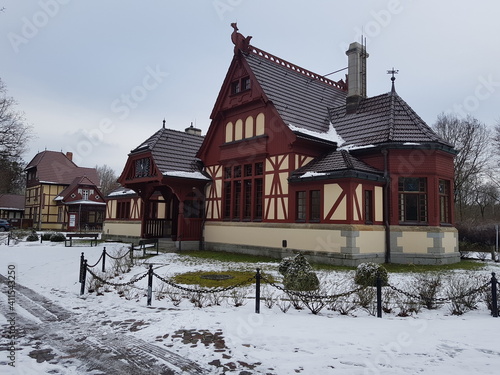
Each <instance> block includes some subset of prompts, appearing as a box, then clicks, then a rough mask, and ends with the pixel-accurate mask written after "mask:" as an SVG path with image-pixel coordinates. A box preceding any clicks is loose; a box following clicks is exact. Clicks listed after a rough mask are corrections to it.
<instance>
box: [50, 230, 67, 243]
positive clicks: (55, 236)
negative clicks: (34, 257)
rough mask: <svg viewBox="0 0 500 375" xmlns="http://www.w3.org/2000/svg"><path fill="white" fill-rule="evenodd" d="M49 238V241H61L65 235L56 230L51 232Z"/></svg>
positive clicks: (64, 238)
mask: <svg viewBox="0 0 500 375" xmlns="http://www.w3.org/2000/svg"><path fill="white" fill-rule="evenodd" d="M49 239H50V242H63V241H65V240H66V236H65V235H64V234H63V233H60V232H57V233H52V234H51V236H50V238H49Z"/></svg>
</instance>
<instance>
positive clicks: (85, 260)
mask: <svg viewBox="0 0 500 375" xmlns="http://www.w3.org/2000/svg"><path fill="white" fill-rule="evenodd" d="M86 279H87V259H84V260H83V270H82V279H81V280H80V283H81V285H80V295H81V296H82V295H83V294H84V293H85V282H86Z"/></svg>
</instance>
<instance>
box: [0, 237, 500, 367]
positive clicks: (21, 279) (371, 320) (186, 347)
mask: <svg viewBox="0 0 500 375" xmlns="http://www.w3.org/2000/svg"><path fill="white" fill-rule="evenodd" d="M105 246H106V248H107V251H108V252H109V253H111V254H117V252H118V251H119V249H120V248H121V247H122V246H123V244H117V243H107V244H105ZM102 249H103V245H100V246H97V247H82V246H75V247H65V246H64V244H61V243H43V244H40V243H26V242H21V243H19V244H16V245H11V246H7V245H6V244H1V245H0V275H3V276H5V277H7V275H8V271H9V270H11V271H14V272H15V280H16V282H17V283H18V284H19V285H21V286H24V287H27V288H29V289H31V290H32V291H34V292H36V293H31V292H30V291H29V290H28V289H26V290H21V289H20V290H19V291H18V293H17V294H16V299H14V300H12V299H10V300H9V299H8V295H7V292H8V285H7V283H6V282H5V281H3V282H2V283H1V284H0V286H1V291H2V293H0V303H1V306H3V307H2V308H0V312H1V314H0V325H2V327H3V332H4V334H3V335H2V341H1V345H0V346H1V351H0V356H1V357H0V372H1V373H2V374H26V375H31V374H43V373H46V374H49V373H50V374H104V373H106V374H112V373H115V372H112V371H111V370H109V371H103V370H102V368H99V366H98V365H95V363H97V362H98V361H99V360H100V359H99V358H97V357H95V355H94V357H93V358H92V356H93V355H92V354H89V353H88V352H85V350H86V349H84V348H90V349H88V350H91V349H92V347H93V348H98V349H99V350H101V351H102V352H106V346H107V345H108V344H107V343H109V345H110V348H111V349H110V350H108V352H109V353H108V357H106V358H105V359H106V360H109V361H111V359H113V358H116V362H117V363H118V362H120V363H123V364H124V365H125V364H126V362H127V361H128V362H130V361H132V360H133V359H134V358H133V357H134V355H136V354H135V353H138V354H137V356H141V358H137V361H139V362H140V361H142V360H144V358H145V357H147V355H146V354H144V353H143V352H140V350H143V351H146V349H145V348H147V351H149V352H151V353H157V357H158V358H163V359H165V358H167V357H168V358H170V359H171V360H172V361H173V362H174V364H173V365H172V366H171V369H172V372H168V371H167V370H165V371H164V372H155V371H157V370H150V371H148V370H147V369H144V372H140V371H138V372H134V373H135V374H141V373H165V374H167V373H175V374H191V373H207V374H209V373H210V374H222V373H234V374H279V375H283V374H297V373H298V374H314V375H319V374H454V375H458V374H467V375H469V374H493V373H497V372H498V368H499V366H500V342H499V333H498V332H500V326H499V325H500V319H498V318H497V319H495V318H492V317H491V316H490V314H489V311H488V310H487V308H486V306H485V304H484V303H482V302H481V303H479V305H478V306H479V308H478V309H477V310H474V311H471V312H467V313H466V314H464V315H461V316H454V315H451V314H450V312H449V309H448V308H447V307H446V306H442V307H441V308H440V309H438V310H426V309H422V310H421V312H420V313H418V314H416V315H413V316H410V317H398V316H397V315H396V313H389V314H384V317H383V318H382V319H378V318H376V317H374V316H371V315H370V314H368V313H367V312H366V311H364V310H362V309H357V310H355V311H354V312H352V313H351V314H350V315H348V316H344V315H341V314H339V313H338V312H336V311H332V310H328V309H327V308H324V309H323V310H321V312H320V313H319V314H318V315H313V314H311V313H310V311H309V310H307V309H303V310H295V309H293V308H290V309H289V310H288V312H287V313H283V312H282V311H281V309H280V308H279V307H278V305H277V304H275V305H274V306H272V307H271V308H268V307H267V306H265V304H264V303H262V304H261V308H260V311H261V313H260V314H255V312H254V309H255V303H254V301H253V300H251V299H249V300H247V302H246V304H244V305H243V306H240V307H235V306H234V305H232V304H231V303H230V300H227V301H229V302H227V301H226V302H223V303H222V304H221V305H220V306H217V305H214V306H206V307H203V308H198V307H195V306H194V305H193V304H192V303H191V302H190V301H189V300H188V299H184V300H183V301H182V302H181V303H180V304H179V305H178V306H175V305H174V304H173V303H172V302H171V301H170V299H169V298H164V299H161V300H158V299H156V298H154V299H153V301H152V306H151V307H148V306H147V305H146V297H145V292H144V290H145V289H146V286H147V278H145V279H142V280H141V281H139V282H137V283H136V284H134V287H132V288H128V289H126V290H125V291H124V293H123V294H122V296H120V295H119V294H118V293H117V291H116V290H115V289H114V288H110V291H104V292H103V293H102V295H96V294H95V293H91V294H89V293H86V294H85V295H83V296H80V284H79V282H78V271H79V260H80V254H81V252H84V253H85V257H86V258H87V259H88V261H89V263H94V262H96V261H97V260H98V258H99V256H100V255H101V253H102ZM188 259H189V260H188ZM147 262H149V263H153V264H154V269H155V273H157V274H159V275H162V276H165V277H169V276H172V275H174V274H175V273H180V272H186V271H195V270H207V271H211V270H213V271H220V270H226V269H247V270H253V269H254V268H255V267H256V266H260V267H262V268H263V269H264V270H265V271H267V272H268V273H273V272H274V273H276V270H277V266H278V263H265V264H260V265H255V264H250V265H246V264H241V263H237V264H227V263H224V264H222V263H217V262H213V261H211V262H207V261H203V260H199V259H193V258H190V257H189V258H188V257H186V256H183V255H179V254H171V253H170V254H161V255H159V256H155V257H153V258H150V259H148V260H147ZM107 264H108V265H109V267H112V264H113V263H112V262H111V260H109V259H108V260H107ZM146 271H147V264H138V265H136V266H135V267H134V268H133V269H132V270H131V271H130V272H128V273H126V274H124V275H123V276H122V277H119V278H115V279H113V281H114V282H117V283H123V282H126V281H128V280H130V279H131V278H132V277H133V276H134V275H136V276H140V275H143V274H144V273H145V272H146ZM492 271H498V269H497V266H496V264H494V263H492V264H489V265H488V266H487V267H486V268H485V270H484V271H480V272H478V273H481V274H483V275H484V276H485V277H487V276H488V275H490V274H491V272H492ZM276 274H277V273H276ZM345 277H346V275H345V274H342V273H335V272H332V273H328V274H327V273H324V274H322V275H321V278H322V279H327V278H330V279H333V280H336V279H337V280H338V279H339V278H343V279H345ZM403 279H404V275H400V274H399V275H391V276H390V281H391V283H399V282H402V281H404V280H403ZM4 280H5V279H4ZM160 288H161V283H160V282H159V280H158V279H156V278H155V279H154V283H153V289H154V290H156V291H157V290H158V289H160ZM266 288H270V287H268V286H267V287H266ZM278 292H279V291H278V290H276V293H278ZM30 293H31V294H30ZM263 293H266V292H265V291H263ZM156 295H157V294H156V293H155V296H154V297H156ZM248 295H249V296H251V295H253V289H252V288H249V294H248ZM30 296H31V297H30ZM29 298H31V300H29ZM44 298H45V299H44ZM12 301H13V304H11V305H9V302H12ZM51 303H52V304H51ZM37 305H38V306H37ZM10 306H12V307H13V308H14V311H9V310H8V308H9V307H10ZM40 306H42V307H43V308H40ZM37 312H38V313H37ZM59 312H60V313H61V314H62V315H61V316H59V315H58V314H59ZM51 316H52V318H51ZM13 318H14V320H15V324H16V325H17V326H18V327H17V328H18V329H19V331H20V333H19V335H18V337H16V338H14V341H13V344H14V346H15V349H16V350H15V356H14V359H12V358H9V356H10V354H11V352H10V349H12V348H11V347H10V346H9V344H10V343H9V340H8V334H7V333H8V331H9V327H10V324H14V323H13V320H12V319H13ZM9 319H10V320H9ZM30 329H32V330H33V332H30ZM51 331H52V332H51ZM203 335H205V336H208V337H209V339H207V340H206V341H204V340H205V339H204V338H203V337H205V336H203ZM134 340H135V341H134ZM58 343H62V344H61V345H59V344H58ZM134 343H136V344H134ZM80 344H82V345H83V346H82V347H79V346H78V345H80ZM85 345H86V346H85ZM120 345H122V346H123V348H124V349H123V350H124V351H120V350H121V349H120ZM134 345H137V348H136V349H137V350H135V348H134ZM140 348H143V349H140ZM155 348H158V350H156V349H155ZM43 350H45V352H47V353H49V358H46V359H44V358H42V357H43V356H42V355H39V356H38V357H37V356H36V354H37V353H42V354H43V353H44V352H43ZM139 352H140V353H139ZM117 353H122V354H120V355H118V354H117ZM123 353H125V354H123ZM109 356H114V357H113V358H111V359H110V358H109ZM89 357H90V358H89ZM37 358H38V360H37ZM182 358H184V359H186V360H187V361H191V362H190V363H194V364H193V365H189V363H188V364H186V365H185V366H184V370H182V369H181V368H182V367H183V366H182V365H180V364H179V363H180V362H179V361H180V360H181V359H182ZM176 361H177V362H178V363H177V365H176V364H175V362H176ZM12 362H13V363H14V364H15V367H12V366H10V365H9V363H10V364H12ZM139 362H136V363H139ZM160 362H161V360H159V362H158V363H160ZM167 362H168V361H167ZM92 363H93V364H94V365H95V366H93V365H92ZM109 363H110V366H112V362H109ZM141 363H142V362H141ZM186 363H187V362H186ZM190 366H191V367H190ZM110 368H111V367H110ZM158 368H159V367H158ZM163 368H166V367H163ZM203 370H206V371H205V372H203ZM116 371H117V373H119V372H118V370H116Z"/></svg>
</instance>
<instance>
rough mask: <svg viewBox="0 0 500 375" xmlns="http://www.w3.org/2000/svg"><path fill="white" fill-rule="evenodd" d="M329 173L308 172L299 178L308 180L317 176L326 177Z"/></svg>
mask: <svg viewBox="0 0 500 375" xmlns="http://www.w3.org/2000/svg"><path fill="white" fill-rule="evenodd" d="M326 175H327V173H325V172H306V173H304V174H303V175H302V176H300V177H299V178H308V177H315V176H326Z"/></svg>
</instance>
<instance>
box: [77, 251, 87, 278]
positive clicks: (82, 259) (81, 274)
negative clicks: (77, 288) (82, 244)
mask: <svg viewBox="0 0 500 375" xmlns="http://www.w3.org/2000/svg"><path fill="white" fill-rule="evenodd" d="M84 260H85V257H84V256H83V252H82V255H80V275H79V276H78V282H80V283H81V282H82V277H83V261H84Z"/></svg>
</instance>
